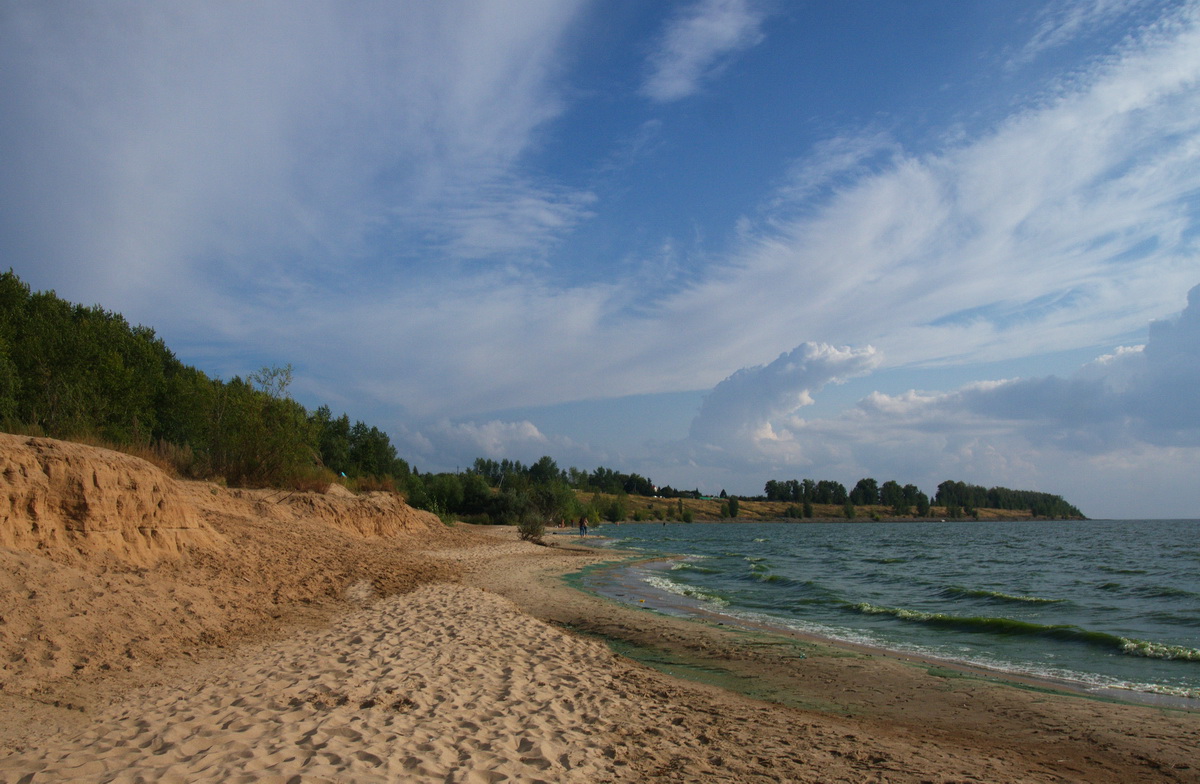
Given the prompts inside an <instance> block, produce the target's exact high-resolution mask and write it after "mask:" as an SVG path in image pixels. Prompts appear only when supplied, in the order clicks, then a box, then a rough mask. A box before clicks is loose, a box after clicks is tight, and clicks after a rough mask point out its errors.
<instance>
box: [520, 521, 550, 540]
mask: <svg viewBox="0 0 1200 784" xmlns="http://www.w3.org/2000/svg"><path fill="white" fill-rule="evenodd" d="M517 533H518V534H520V536H521V539H523V540H525V541H526V542H533V543H534V544H542V536H544V535H545V533H546V521H545V520H543V519H542V518H541V517H540V516H538V515H535V514H526V515H522V516H521V522H519V523H517Z"/></svg>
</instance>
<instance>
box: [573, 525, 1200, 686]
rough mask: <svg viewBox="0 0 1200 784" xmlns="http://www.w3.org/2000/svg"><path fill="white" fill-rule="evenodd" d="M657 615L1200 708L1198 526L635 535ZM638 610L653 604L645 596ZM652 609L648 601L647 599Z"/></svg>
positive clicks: (608, 583)
mask: <svg viewBox="0 0 1200 784" xmlns="http://www.w3.org/2000/svg"><path fill="white" fill-rule="evenodd" d="M600 533H602V534H604V535H607V536H609V537H611V538H612V542H611V544H612V545H613V546H615V547H620V548H624V549H632V550H637V551H641V552H644V553H646V554H648V555H674V556H679V557H680V558H679V559H676V560H668V561H662V562H657V563H647V564H641V565H635V566H631V567H623V570H622V571H621V573H620V574H618V575H613V574H609V575H607V576H601V574H602V573H597V575H596V576H593V577H592V578H589V585H590V586H591V587H592V588H593V589H595V590H598V591H600V592H602V593H610V594H613V595H616V594H619V593H621V591H622V589H621V588H620V586H625V587H626V588H628V587H629V586H630V585H631V584H637V585H638V586H641V588H644V589H645V590H646V591H648V592H649V593H648V594H647V596H648V597H649V601H650V603H651V604H658V605H659V606H660V607H662V608H664V609H672V610H674V611H688V610H693V611H698V610H703V611H706V612H719V613H722V614H724V615H727V616H730V617H733V618H742V619H745V620H753V621H755V622H767V623H771V624H773V625H776V626H779V627H782V628H790V629H794V630H797V631H802V632H807V633H813V634H819V635H822V636H826V637H832V638H835V639H843V640H848V641H854V642H861V643H867V644H870V645H876V646H879V647H883V648H888V649H893V650H899V651H907V652H913V653H919V654H922V655H927V656H935V657H939V658H943V659H949V660H956V661H962V662H966V663H970V664H975V665H979V666H984V667H989V668H993V669H999V670H1004V671H1010V672H1020V673H1026V674H1031V675H1036V676H1042V677H1051V678H1057V679H1065V680H1070V681H1075V682H1078V683H1080V684H1085V685H1090V686H1093V687H1108V688H1121V689H1133V690H1138V691H1145V692H1152V693H1158V694H1168V695H1175V696H1180V697H1189V698H1193V699H1195V698H1200V624H1198V623H1197V621H1198V619H1200V578H1198V577H1197V566H1198V565H1200V549H1198V548H1197V547H1196V545H1195V542H1196V541H1200V521H1195V520H1184V521H1163V520H1156V521H1132V520H1131V521H1083V522H1077V521H1071V522H1022V523H1011V522H1009V523H815V524H814V523H809V524H796V523H761V524H756V523H729V524H718V523H693V524H672V525H669V526H662V525H657V524H625V525H621V526H605V527H604V528H603V529H602V531H601V532H600ZM639 595H640V594H639ZM643 598H645V597H643Z"/></svg>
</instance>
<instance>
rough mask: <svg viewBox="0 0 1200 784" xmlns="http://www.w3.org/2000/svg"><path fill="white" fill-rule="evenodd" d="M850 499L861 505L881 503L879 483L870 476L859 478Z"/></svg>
mask: <svg viewBox="0 0 1200 784" xmlns="http://www.w3.org/2000/svg"><path fill="white" fill-rule="evenodd" d="M850 500H851V501H853V502H854V503H856V504H858V505H859V506H868V505H870V504H877V503H879V485H878V483H876V481H875V480H874V479H871V478H869V477H867V478H863V479H859V480H858V484H856V485H854V489H853V490H851V491H850Z"/></svg>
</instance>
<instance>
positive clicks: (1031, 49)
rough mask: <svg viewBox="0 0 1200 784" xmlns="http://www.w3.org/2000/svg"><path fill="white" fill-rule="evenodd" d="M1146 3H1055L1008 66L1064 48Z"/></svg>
mask: <svg viewBox="0 0 1200 784" xmlns="http://www.w3.org/2000/svg"><path fill="white" fill-rule="evenodd" d="M1147 4H1148V0H1058V2H1053V3H1049V4H1047V6H1046V7H1045V8H1043V9H1041V11H1040V12H1039V13H1038V19H1037V22H1038V24H1037V29H1036V30H1035V31H1034V33H1033V35H1032V36H1031V37H1030V39H1029V41H1028V42H1027V43H1026V44H1025V46H1024V47H1022V48H1021V50H1020V51H1019V52H1018V53H1017V55H1016V56H1015V57H1014V58H1013V60H1012V63H1011V65H1010V67H1011V66H1015V65H1020V64H1022V63H1025V62H1028V61H1030V60H1033V59H1034V58H1036V57H1037V56H1038V55H1040V54H1042V53H1044V52H1047V51H1049V50H1052V49H1056V48H1058V47H1061V46H1064V45H1066V44H1068V43H1070V42H1071V41H1073V40H1074V39H1075V38H1077V37H1078V36H1080V35H1082V34H1085V33H1087V32H1089V31H1094V30H1095V29H1096V28H1097V27H1103V26H1105V25H1108V24H1110V23H1112V22H1115V21H1117V20H1120V19H1122V18H1123V17H1125V16H1127V15H1129V14H1131V13H1132V12H1134V11H1135V10H1137V9H1138V8H1140V7H1144V6H1146V5H1147Z"/></svg>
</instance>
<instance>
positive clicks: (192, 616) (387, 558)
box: [0, 434, 469, 708]
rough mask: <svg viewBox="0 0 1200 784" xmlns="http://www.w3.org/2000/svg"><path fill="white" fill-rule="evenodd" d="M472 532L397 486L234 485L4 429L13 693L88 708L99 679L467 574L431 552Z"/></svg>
mask: <svg viewBox="0 0 1200 784" xmlns="http://www.w3.org/2000/svg"><path fill="white" fill-rule="evenodd" d="M339 489H341V490H343V491H344V488H339ZM464 536H467V535H465V534H462V533H456V532H454V531H450V530H449V529H447V528H446V527H445V526H444V525H443V524H442V523H441V521H439V520H438V519H437V518H436V517H435V516H433V515H431V514H429V513H427V512H419V511H417V510H414V509H411V508H410V507H408V506H407V505H405V504H404V503H403V501H402V500H401V499H399V498H397V497H395V496H391V495H387V494H383V493H376V494H371V495H369V496H363V497H358V496H353V495H351V494H345V495H343V494H338V493H330V494H316V493H297V494H290V495H289V494H286V493H278V492H274V493H273V492H269V491H252V490H227V489H225V488H221V487H217V486H216V485H213V484H211V483H205V482H184V481H175V480H172V479H171V478H170V477H167V476H166V475H165V474H163V473H162V472H161V471H159V470H158V469H157V468H155V467H154V466H152V465H150V464H149V463H146V462H145V461H143V460H139V459H137V458H133V457H130V456H128V455H123V454H120V453H117V452H112V451H109V450H105V449H97V448H94V447H89V446H84V445H80V444H70V443H66V442H61V441H53V440H50V439H30V438H25V437H19V436H12V435H7V434H0V695H8V696H9V697H12V696H19V697H22V698H29V699H34V700H38V701H40V702H48V703H51V704H55V703H57V704H62V705H68V706H75V707H83V708H86V707H89V706H91V705H92V704H93V703H94V702H95V698H94V693H95V689H94V687H93V685H92V680H91V679H95V678H107V677H109V676H111V675H112V674H113V673H129V674H131V675H132V676H133V677H134V680H135V681H136V674H137V671H138V670H139V669H140V668H142V667H144V666H146V665H148V664H153V663H156V662H161V661H164V660H167V659H171V658H174V657H177V656H181V655H184V656H188V655H194V654H195V653H196V652H197V651H198V650H201V649H204V648H211V647H214V646H223V645H228V644H231V643H233V642H235V641H237V640H240V639H247V638H253V637H258V636H261V635H263V634H269V633H272V632H273V631H274V632H278V631H280V630H283V629H286V628H288V627H289V625H290V624H292V623H293V622H295V621H296V620H297V619H298V618H303V617H307V616H321V615H322V614H324V613H328V612H331V611H336V610H337V609H338V608H339V607H342V606H344V604H345V602H346V601H358V602H362V601H366V600H370V599H372V598H374V597H377V596H387V595H391V594H395V593H399V592H403V591H407V590H411V589H412V588H414V587H416V586H417V585H420V584H422V583H425V582H429V581H431V580H453V579H455V575H456V573H457V572H456V570H455V568H454V567H453V565H452V564H448V563H445V562H440V561H431V560H430V559H428V558H426V557H424V556H422V555H420V551H421V550H422V549H424V548H426V547H430V546H436V544H437V543H438V542H440V541H443V540H445V541H448V542H454V541H459V540H461V539H462V538H463V537H464ZM468 538H469V537H468ZM3 707H4V706H3V705H2V704H0V708H3Z"/></svg>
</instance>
